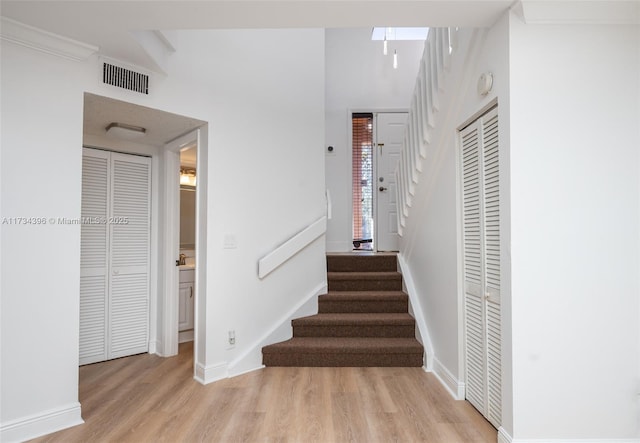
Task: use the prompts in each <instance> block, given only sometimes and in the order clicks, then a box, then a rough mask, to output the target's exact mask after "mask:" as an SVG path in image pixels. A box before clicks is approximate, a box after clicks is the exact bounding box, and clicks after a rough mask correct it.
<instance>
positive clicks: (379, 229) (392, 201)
mask: <svg viewBox="0 0 640 443" xmlns="http://www.w3.org/2000/svg"><path fill="white" fill-rule="evenodd" d="M375 117H376V147H375V148H376V172H377V177H376V180H375V181H374V186H375V189H374V194H375V195H376V196H377V197H376V203H377V204H376V233H377V236H376V237H377V238H376V240H377V242H376V249H377V250H378V251H397V250H398V246H399V244H398V243H399V241H398V203H397V190H396V180H395V170H396V166H397V164H398V160H399V159H400V153H401V152H402V141H403V138H404V132H405V125H406V123H407V114H406V113H405V112H388V113H386V112H385V113H378V114H375Z"/></svg>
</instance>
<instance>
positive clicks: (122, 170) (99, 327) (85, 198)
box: [80, 148, 151, 364]
mask: <svg viewBox="0 0 640 443" xmlns="http://www.w3.org/2000/svg"><path fill="white" fill-rule="evenodd" d="M150 183H151V161H150V159H149V158H146V157H139V156H135V155H127V154H119V153H110V152H106V151H100V150H96V149H90V148H85V149H84V155H83V177H82V217H83V219H82V227H81V233H82V234H81V235H82V237H81V260H80V262H81V282H80V364H88V363H94V362H97V361H103V360H109V359H112V358H118V357H123V356H125V355H132V354H137V353H140V352H147V350H148V331H149V262H150V257H149V249H150V203H151V201H150Z"/></svg>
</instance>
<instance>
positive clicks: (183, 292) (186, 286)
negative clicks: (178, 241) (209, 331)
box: [178, 269, 195, 332]
mask: <svg viewBox="0 0 640 443" xmlns="http://www.w3.org/2000/svg"><path fill="white" fill-rule="evenodd" d="M194 281H195V271H194V270H193V269H182V270H180V290H179V292H178V331H179V332H182V331H187V330H190V329H193V318H194V299H195V288H194Z"/></svg>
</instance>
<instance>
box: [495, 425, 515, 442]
mask: <svg viewBox="0 0 640 443" xmlns="http://www.w3.org/2000/svg"><path fill="white" fill-rule="evenodd" d="M498 443H513V437H511V436H510V435H509V433H508V432H507V431H505V429H504V428H503V427H502V426H500V429H498Z"/></svg>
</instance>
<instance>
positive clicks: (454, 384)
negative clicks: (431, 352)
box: [433, 357, 465, 400]
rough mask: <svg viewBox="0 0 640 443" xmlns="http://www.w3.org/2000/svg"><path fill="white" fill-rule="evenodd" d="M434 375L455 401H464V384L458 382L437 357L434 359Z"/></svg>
mask: <svg viewBox="0 0 640 443" xmlns="http://www.w3.org/2000/svg"><path fill="white" fill-rule="evenodd" d="M433 374H434V375H435V376H436V377H437V379H438V380H439V381H440V383H442V386H444V387H445V388H446V389H447V391H449V394H451V396H452V397H453V398H454V399H455V400H464V396H465V386H464V382H462V381H460V380H458V379H457V378H456V377H455V376H454V375H453V374H452V373H451V372H450V371H449V369H447V367H446V366H445V365H443V364H442V363H441V362H440V360H438V358H437V357H434V358H433Z"/></svg>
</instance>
